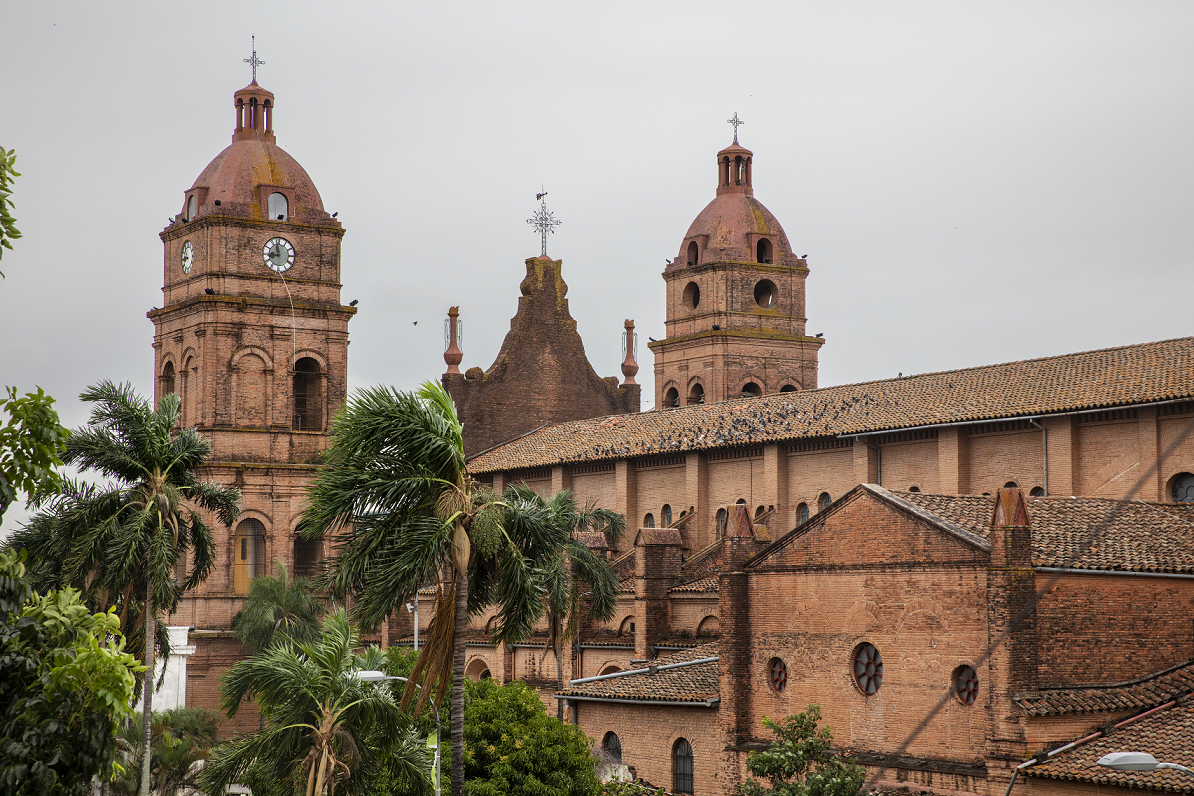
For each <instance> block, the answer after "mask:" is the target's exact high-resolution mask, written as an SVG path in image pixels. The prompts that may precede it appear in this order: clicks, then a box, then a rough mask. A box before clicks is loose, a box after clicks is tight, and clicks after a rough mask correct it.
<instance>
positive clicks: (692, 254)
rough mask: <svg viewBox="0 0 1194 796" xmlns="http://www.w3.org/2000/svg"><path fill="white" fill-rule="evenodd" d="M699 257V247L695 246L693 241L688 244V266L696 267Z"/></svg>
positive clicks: (695, 243)
mask: <svg viewBox="0 0 1194 796" xmlns="http://www.w3.org/2000/svg"><path fill="white" fill-rule="evenodd" d="M700 256H701V250H700V247H699V246H697V242H696V241H695V240H694V241H691V242H689V244H688V264H689V265H696V264H697V259H698V258H699V257H700Z"/></svg>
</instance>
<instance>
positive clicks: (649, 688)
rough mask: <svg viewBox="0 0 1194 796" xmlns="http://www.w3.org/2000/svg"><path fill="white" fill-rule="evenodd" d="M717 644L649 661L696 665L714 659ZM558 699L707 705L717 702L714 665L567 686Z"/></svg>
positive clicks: (717, 685)
mask: <svg viewBox="0 0 1194 796" xmlns="http://www.w3.org/2000/svg"><path fill="white" fill-rule="evenodd" d="M717 650H718V645H717V642H712V643H710V644H702V645H700V646H699V647H693V648H691V649H687V650H683V651H681V652H676V653H673V654H672V655H667V656H665V657H662V658H659V659H657V660H654V661H652V664H655V665H658V666H666V665H667V664H671V663H683V662H685V661H696V660H701V659H702V658H713V657H716V656H717ZM560 694H561V695H562V696H576V697H588V698H590V699H615V700H619V701H631V702H677V703H682V702H693V703H701V704H709V702H710V701H711V700H713V699H717V698H719V695H720V690H719V678H718V671H717V663H716V662H712V663H698V664H694V665H692V666H684V667H681V668H678V669H665V670H664V671H661V672H656V673H655V674H647V673H644V674H631V675H626V676H624V677H613V678H610V679H608V680H598V681H596V682H592V683H579V684H577V685H569V686H568V687H567V688H565V689H564V690H563V691H561V692H560Z"/></svg>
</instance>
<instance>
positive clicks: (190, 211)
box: [187, 194, 199, 221]
mask: <svg viewBox="0 0 1194 796" xmlns="http://www.w3.org/2000/svg"><path fill="white" fill-rule="evenodd" d="M198 212H199V199H198V198H196V196H195V194H191V198H190V199H188V200H187V221H194V220H195V215H196V214H197V213H198Z"/></svg>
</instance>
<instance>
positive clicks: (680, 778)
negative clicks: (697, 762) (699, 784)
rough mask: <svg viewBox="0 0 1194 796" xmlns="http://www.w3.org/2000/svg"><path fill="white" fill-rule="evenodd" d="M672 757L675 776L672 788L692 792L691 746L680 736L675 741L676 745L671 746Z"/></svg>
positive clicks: (679, 791)
mask: <svg viewBox="0 0 1194 796" xmlns="http://www.w3.org/2000/svg"><path fill="white" fill-rule="evenodd" d="M672 757H673V760H674V764H673V767H674V770H675V776H674V777H673V780H674V787H673V790H675V791H676V793H692V792H693V788H692V769H693V760H692V746H691V744H689V743H688V741H686V740H684V739H683V738H681V739H680V740H678V741H676V746H675V747H674V748H673V751H672Z"/></svg>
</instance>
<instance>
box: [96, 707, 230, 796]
mask: <svg viewBox="0 0 1194 796" xmlns="http://www.w3.org/2000/svg"><path fill="white" fill-rule="evenodd" d="M142 721H143V717H142V716H141V714H139V713H138V714H137V715H136V717H135V718H134V719H133V720H132V721H130V722H126V723H125V724H124V725H122V726H121V728H120V739H121V744H120V745H121V747H122V748H123V752H124V759H125V760H126V761H127V762H128V763H129V765H127V766H126V767H124V770H123V771H122V772H120V774H119V775H118V776H117V777H116V778H115V779H114V780H113V781H112V784H111V787H110V793H111V794H113V796H133V794H136V793H140V791H141V769H140V767H139V766H136V765H135V763H136V761H139V760H140V759H141V727H142V726H143V725H142ZM219 726H220V717H219V714H217V713H213V712H211V711H210V710H204V709H203V708H196V707H182V708H174V709H173V710H166V711H162V712H160V713H154V714H153V729H152V743H151V749H152V755H151V762H150V789H151V790H152V791H154V792H156V793H159V794H174V793H177V792H178V791H180V790H182V789H184V788H196V787H198V785H199V770H200V768H199V767H197V766H196V765H195V764H196V763H197V762H198V761H200V760H206V759H207V756H208V754H209V752H210V751H211V747H212V746H214V745H215V742H216V739H217V738H218V735H219Z"/></svg>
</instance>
